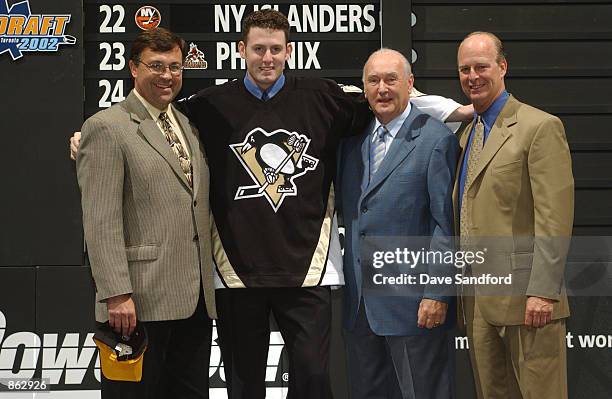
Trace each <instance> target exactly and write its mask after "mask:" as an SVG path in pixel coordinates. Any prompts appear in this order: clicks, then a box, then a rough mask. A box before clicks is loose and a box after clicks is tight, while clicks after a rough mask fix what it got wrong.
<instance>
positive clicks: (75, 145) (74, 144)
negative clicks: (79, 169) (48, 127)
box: [70, 132, 81, 161]
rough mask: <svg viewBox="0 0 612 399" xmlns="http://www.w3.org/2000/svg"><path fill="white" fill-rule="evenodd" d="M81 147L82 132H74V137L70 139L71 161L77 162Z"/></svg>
mask: <svg viewBox="0 0 612 399" xmlns="http://www.w3.org/2000/svg"><path fill="white" fill-rule="evenodd" d="M79 145H81V132H74V134H73V135H72V137H70V159H72V160H73V161H76V155H77V152H79Z"/></svg>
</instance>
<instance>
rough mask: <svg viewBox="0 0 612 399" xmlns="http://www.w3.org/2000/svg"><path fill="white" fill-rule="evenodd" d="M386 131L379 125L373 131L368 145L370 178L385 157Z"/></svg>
mask: <svg viewBox="0 0 612 399" xmlns="http://www.w3.org/2000/svg"><path fill="white" fill-rule="evenodd" d="M387 133H389V132H388V131H387V128H386V127H384V126H383V125H380V126H379V127H378V129H376V131H375V132H374V140H373V141H372V143H371V145H370V180H371V179H372V176H374V174H375V173H376V171H377V170H378V168H379V167H380V164H381V163H382V161H383V159H384V158H385V135H386V134H387Z"/></svg>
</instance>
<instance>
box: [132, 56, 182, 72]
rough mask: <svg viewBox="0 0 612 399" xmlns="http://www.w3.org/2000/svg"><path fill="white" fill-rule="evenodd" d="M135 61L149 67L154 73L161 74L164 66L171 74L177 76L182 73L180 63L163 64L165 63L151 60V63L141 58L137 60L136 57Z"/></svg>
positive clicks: (164, 69) (164, 70)
mask: <svg viewBox="0 0 612 399" xmlns="http://www.w3.org/2000/svg"><path fill="white" fill-rule="evenodd" d="M136 63H139V64H142V65H144V66H146V67H147V68H149V71H151V73H154V74H156V75H161V74H163V73H164V72H166V68H168V69H169V70H170V73H171V74H172V75H174V76H178V75H180V74H181V73H183V69H184V68H185V67H184V66H182V65H180V64H170V65H165V64H162V63H161V62H153V63H151V64H147V63H146V62H142V61H141V60H138V59H137V60H136Z"/></svg>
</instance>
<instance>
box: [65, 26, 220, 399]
mask: <svg viewBox="0 0 612 399" xmlns="http://www.w3.org/2000/svg"><path fill="white" fill-rule="evenodd" d="M184 57H185V41H184V40H183V39H181V38H179V37H178V36H176V35H174V34H173V33H171V32H169V31H167V30H165V29H155V30H151V31H144V32H142V33H141V34H139V35H138V36H137V37H136V39H135V41H134V43H133V46H132V50H131V54H130V61H129V67H130V72H131V74H132V77H133V78H134V90H132V92H131V93H130V94H129V96H128V97H127V99H126V100H125V101H123V102H121V103H119V104H117V105H115V106H113V107H111V108H109V109H107V110H104V111H101V112H98V113H97V114H95V115H94V116H92V117H91V118H89V119H88V120H87V121H86V122H85V124H84V125H83V129H82V132H83V133H82V139H81V146H80V149H79V153H78V157H77V174H78V180H79V186H80V188H81V193H82V207H83V227H84V230H85V239H86V241H87V245H88V249H89V258H90V261H91V270H92V274H93V277H94V280H95V284H96V320H97V321H98V322H106V321H108V323H109V324H110V326H111V327H112V328H113V329H114V330H115V331H116V332H117V333H118V334H121V335H123V336H129V335H130V334H132V332H133V330H134V327H135V326H136V323H143V325H144V326H145V327H146V330H147V332H148V338H149V344H148V348H147V351H146V353H145V357H144V368H143V378H142V381H141V382H118V381H110V380H108V379H106V378H104V377H103V378H102V397H103V398H105V397H108V398H111V397H112V398H124V397H129V398H176V397H190V398H191V397H193V398H208V362H209V355H210V341H211V331H212V329H211V327H212V321H211V318H215V317H216V311H215V297H214V288H213V284H214V283H213V267H212V260H211V248H210V242H211V239H210V220H209V204H208V189H209V187H208V165H207V161H206V158H205V156H204V151H203V149H202V147H201V145H200V143H199V142H198V139H197V132H196V130H195V128H193V127H192V126H191V125H190V123H189V121H188V120H187V118H186V117H185V116H184V115H183V114H181V113H180V112H179V111H178V110H177V109H175V108H174V107H173V106H172V105H171V102H172V100H173V99H174V98H175V96H176V95H177V93H178V92H179V90H180V89H181V85H182V69H183V67H182V60H183V59H184ZM103 371H104V370H103Z"/></svg>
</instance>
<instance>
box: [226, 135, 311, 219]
mask: <svg viewBox="0 0 612 399" xmlns="http://www.w3.org/2000/svg"><path fill="white" fill-rule="evenodd" d="M309 144H310V139H309V138H308V137H306V136H304V135H303V134H299V133H296V132H288V131H287V130H284V129H278V130H275V131H273V132H272V133H268V132H266V131H265V130H263V129H262V128H259V127H258V128H255V129H253V130H251V131H250V132H249V133H248V134H247V136H246V138H245V139H244V141H243V142H242V143H238V144H230V148H231V149H232V151H233V152H234V154H235V155H236V156H237V157H238V159H239V160H240V163H241V164H242V166H243V167H244V168H245V169H246V171H247V172H248V173H249V176H251V179H253V182H254V183H255V184H254V185H252V186H240V187H238V190H236V196H235V197H234V199H236V200H239V199H244V198H257V197H265V198H266V199H267V200H268V202H269V203H270V205H271V206H272V209H274V212H276V211H278V209H279V208H280V206H281V205H282V204H283V200H284V199H285V197H288V196H296V195H297V194H298V188H297V186H296V184H295V180H296V179H297V178H298V177H300V176H302V175H304V174H306V173H308V172H309V171H311V170H314V169H315V168H316V167H317V164H318V163H319V160H318V159H316V158H314V157H312V156H310V155H306V150H307V149H308V145H309Z"/></svg>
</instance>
